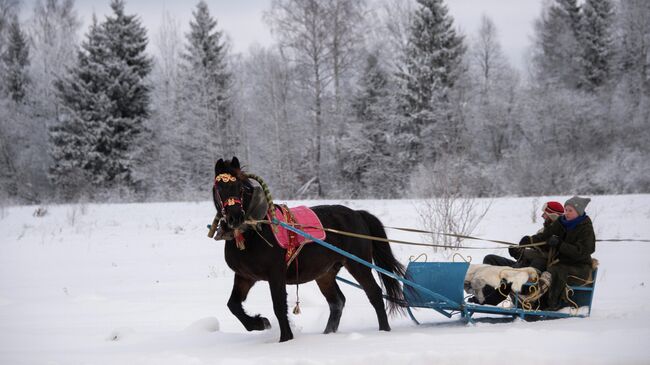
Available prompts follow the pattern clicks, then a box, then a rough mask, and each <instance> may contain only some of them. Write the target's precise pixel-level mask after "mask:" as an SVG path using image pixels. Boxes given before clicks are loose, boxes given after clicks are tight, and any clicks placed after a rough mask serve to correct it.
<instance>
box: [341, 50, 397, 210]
mask: <svg viewBox="0 0 650 365" xmlns="http://www.w3.org/2000/svg"><path fill="white" fill-rule="evenodd" d="M389 82H390V80H389V75H388V73H387V72H386V71H385V70H384V68H383V67H382V66H381V65H380V63H379V60H378V58H377V55H376V54H372V53H371V54H370V55H368V57H367V59H366V65H365V68H364V70H363V74H362V75H361V79H360V80H359V87H360V89H359V91H358V92H357V94H356V96H355V97H354V101H353V105H352V107H353V108H354V111H355V114H354V119H353V120H352V121H351V123H348V128H347V129H346V135H345V136H344V138H343V139H342V142H343V143H342V148H341V149H342V164H343V165H342V175H343V183H344V185H345V187H346V189H347V190H346V191H349V192H351V193H352V197H355V198H357V197H364V198H367V197H374V198H395V197H398V196H400V193H399V190H400V188H401V185H400V184H399V183H398V182H399V181H400V179H399V174H400V172H398V165H397V164H396V162H397V161H396V158H395V145H394V141H393V139H392V136H393V131H394V129H395V125H394V123H393V120H394V119H393V118H392V117H391V115H392V114H393V112H394V110H395V108H394V102H393V96H392V92H393V90H392V89H391V87H390V84H389ZM387 182H390V183H387Z"/></svg>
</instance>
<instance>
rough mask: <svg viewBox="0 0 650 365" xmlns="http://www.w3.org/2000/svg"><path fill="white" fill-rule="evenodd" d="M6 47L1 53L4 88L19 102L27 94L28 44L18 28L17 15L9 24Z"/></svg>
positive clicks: (9, 95)
mask: <svg viewBox="0 0 650 365" xmlns="http://www.w3.org/2000/svg"><path fill="white" fill-rule="evenodd" d="M7 41H8V44H7V49H6V50H5V52H4V54H3V55H2V68H3V70H2V71H3V72H2V75H3V78H4V88H3V89H4V90H5V93H6V94H7V96H8V97H9V98H11V99H12V100H13V101H14V102H16V103H20V102H22V101H23V100H24V99H25V95H26V94H27V85H28V84H29V75H28V74H27V72H28V66H29V45H28V44H27V37H26V35H25V33H23V31H22V30H21V29H20V23H19V22H18V17H17V16H14V18H13V20H12V21H11V24H9V34H8V40H7Z"/></svg>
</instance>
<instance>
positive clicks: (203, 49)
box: [180, 1, 238, 191]
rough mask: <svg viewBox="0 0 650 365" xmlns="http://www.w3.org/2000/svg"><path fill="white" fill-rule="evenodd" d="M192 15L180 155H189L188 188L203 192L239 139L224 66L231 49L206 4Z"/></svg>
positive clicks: (185, 57) (185, 60)
mask: <svg viewBox="0 0 650 365" xmlns="http://www.w3.org/2000/svg"><path fill="white" fill-rule="evenodd" d="M192 14H193V15H194V19H193V20H192V21H190V32H189V33H188V34H187V35H186V37H187V44H186V47H185V52H184V53H183V55H182V58H183V63H182V64H181V71H180V72H181V75H182V77H181V80H183V83H184V84H183V86H182V90H181V92H180V94H181V106H182V113H183V114H184V115H183V123H185V126H186V134H185V140H184V142H185V143H184V144H185V146H184V148H183V151H182V153H184V154H186V156H184V157H185V158H184V160H185V161H187V162H188V166H187V168H188V170H189V171H190V174H191V175H190V179H189V180H190V184H191V185H192V187H193V188H195V189H197V191H199V190H201V189H202V187H204V186H205V182H206V181H209V180H210V176H212V169H211V167H212V166H213V164H214V161H216V159H218V158H219V157H224V156H228V157H230V156H231V155H233V154H235V153H236V150H235V148H236V146H237V145H238V140H237V138H236V137H237V136H236V135H235V133H234V131H235V128H234V126H232V125H230V123H231V122H232V118H231V115H232V109H231V108H232V106H231V90H230V89H231V83H232V81H231V78H232V76H231V74H230V72H229V70H228V64H227V62H226V57H227V52H228V46H227V44H226V42H225V40H224V39H223V34H222V32H221V31H218V30H216V26H217V21H216V20H215V19H214V18H213V17H212V16H211V15H210V12H209V9H208V5H207V4H206V3H205V2H204V1H200V2H199V3H198V4H197V6H196V10H195V11H194V12H193V13H192Z"/></svg>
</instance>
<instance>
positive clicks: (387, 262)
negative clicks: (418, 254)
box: [358, 210, 405, 314]
mask: <svg viewBox="0 0 650 365" xmlns="http://www.w3.org/2000/svg"><path fill="white" fill-rule="evenodd" d="M358 212H359V213H360V214H361V216H362V217H363V219H364V220H365V221H366V224H367V225H368V228H369V230H370V235H371V236H373V237H378V238H387V236H386V231H385V230H384V225H383V224H382V223H381V221H380V220H379V218H377V217H375V216H374V215H372V214H370V213H368V212H366V211H364V210H359V211H358ZM372 259H373V261H374V262H375V264H376V265H377V266H379V267H381V268H382V269H384V270H386V271H389V272H392V273H394V274H395V275H397V276H400V277H404V273H405V269H404V265H402V264H401V263H400V262H399V261H397V260H396V259H395V256H393V251H392V250H391V249H390V245H389V244H388V242H384V241H377V240H373V241H372ZM379 278H380V279H381V283H382V285H383V287H384V289H386V294H387V296H388V298H387V299H388V311H389V313H390V314H394V313H396V312H402V311H403V308H402V306H403V305H404V303H405V300H404V292H403V291H402V286H401V285H400V283H399V281H398V280H397V279H395V278H392V277H390V276H388V275H385V274H382V273H379Z"/></svg>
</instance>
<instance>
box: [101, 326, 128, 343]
mask: <svg viewBox="0 0 650 365" xmlns="http://www.w3.org/2000/svg"><path fill="white" fill-rule="evenodd" d="M133 332H134V331H133V329H131V328H118V329H114V330H113V331H112V332H111V334H110V335H108V337H107V338H106V340H107V341H122V340H123V339H124V338H125V337H126V336H129V335H131V334H132V333H133Z"/></svg>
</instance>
